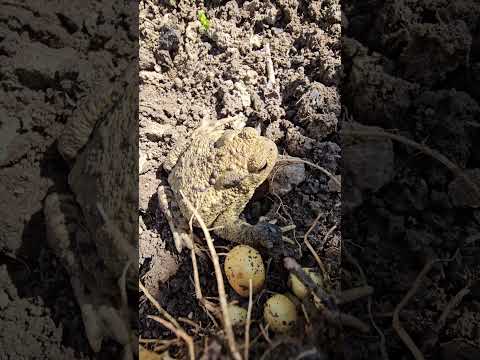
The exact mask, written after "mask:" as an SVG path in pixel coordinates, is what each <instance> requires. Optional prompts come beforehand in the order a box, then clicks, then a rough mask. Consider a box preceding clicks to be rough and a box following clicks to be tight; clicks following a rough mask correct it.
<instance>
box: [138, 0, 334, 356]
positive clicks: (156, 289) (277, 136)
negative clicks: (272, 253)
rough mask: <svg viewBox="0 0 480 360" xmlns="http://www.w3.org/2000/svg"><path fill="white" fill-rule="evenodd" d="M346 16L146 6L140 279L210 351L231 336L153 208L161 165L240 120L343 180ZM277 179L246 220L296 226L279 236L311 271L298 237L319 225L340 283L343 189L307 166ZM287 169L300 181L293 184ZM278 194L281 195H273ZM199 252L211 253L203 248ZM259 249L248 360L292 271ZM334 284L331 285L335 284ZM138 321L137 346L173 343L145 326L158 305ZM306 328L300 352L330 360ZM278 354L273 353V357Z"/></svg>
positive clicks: (276, 6) (209, 270)
mask: <svg viewBox="0 0 480 360" xmlns="http://www.w3.org/2000/svg"><path fill="white" fill-rule="evenodd" d="M199 10H203V11H204V12H205V14H206V16H207V19H208V26H205V24H203V25H202V23H201V22H200V21H199V19H198V11H199ZM340 20H341V19H340V8H339V3H338V1H327V2H321V1H313V2H303V1H297V0H294V1H283V0H281V1H267V2H264V1H256V0H254V1H246V2H237V1H218V2H201V1H199V2H196V3H192V2H187V1H175V2H154V1H149V0H146V1H142V2H141V3H140V78H141V86H140V88H141V89H140V119H139V126H140V158H141V163H142V166H141V169H140V172H141V174H140V206H139V211H140V219H141V221H140V222H141V223H142V222H143V224H144V228H143V229H142V231H141V234H140V249H141V264H140V265H141V270H140V271H141V277H142V278H143V280H144V281H145V285H146V287H147V289H149V290H150V292H151V293H152V295H153V296H154V297H155V298H156V299H157V300H158V301H159V302H160V305H162V306H163V307H164V308H165V309H166V310H167V311H168V312H169V313H170V314H171V315H172V316H174V317H175V318H186V319H188V321H190V323H184V324H182V325H185V328H186V329H187V332H188V333H189V334H190V335H191V336H192V337H193V338H194V340H195V341H199V340H200V339H201V338H204V337H206V338H207V339H208V342H209V344H210V345H209V346H212V347H215V346H214V345H215V342H214V339H215V338H217V340H216V341H217V342H219V343H220V344H224V341H225V339H224V338H223V336H219V335H218V334H219V331H220V330H221V329H222V326H221V325H220V327H218V326H216V325H215V324H214V322H213V320H212V319H210V318H209V317H208V316H207V314H206V312H205V310H204V309H203V308H202V307H201V306H200V304H199V303H198V301H197V300H196V298H195V289H194V285H193V282H192V264H191V260H190V254H189V252H188V251H187V252H185V251H184V252H183V253H182V254H181V255H179V254H177V253H176V251H175V248H174V245H173V239H172V235H171V232H170V229H169V226H168V223H167V221H166V219H165V217H164V214H163V213H162V212H160V211H159V210H158V199H157V195H156V190H157V187H158V186H159V185H160V184H163V185H166V184H167V175H168V174H167V172H166V171H165V170H164V169H163V166H162V165H163V163H164V162H165V160H166V158H167V156H168V154H169V152H170V151H171V150H172V148H173V147H174V146H175V145H176V144H177V143H178V142H180V141H184V140H185V139H188V135H189V134H190V133H191V132H192V131H193V130H194V129H195V128H197V127H198V126H199V124H200V121H201V120H206V121H212V122H214V121H217V120H219V119H222V118H225V117H227V116H235V117H236V118H237V119H238V121H239V122H243V123H244V124H246V125H247V126H251V127H254V128H256V129H258V130H259V131H260V133H261V134H262V135H263V136H266V137H268V138H269V139H271V140H272V141H274V142H275V143H276V145H277V147H278V149H279V152H280V153H281V154H282V155H289V156H295V157H300V158H302V159H303V160H305V161H308V162H311V163H313V164H316V165H318V166H321V167H323V168H325V169H326V170H328V171H330V172H331V173H333V174H336V173H338V172H339V171H340V165H339V161H340V157H341V155H340V146H339V137H338V134H337V129H338V127H339V125H338V122H339V117H340V100H339V89H338V85H339V83H340V71H341V59H340V50H341V48H340V46H341V44H340V33H341V25H340ZM272 70H273V71H272ZM187 141H188V140H187ZM278 171H279V172H278V176H279V179H280V180H278V181H277V180H274V181H273V182H274V183H273V186H271V187H270V191H269V186H268V183H267V184H265V185H264V186H261V187H259V188H258V189H257V192H256V194H255V195H254V197H253V199H252V200H251V201H250V203H249V205H248V206H247V208H246V209H245V211H244V214H243V215H244V217H245V218H246V219H247V221H250V222H252V223H255V222H257V221H258V220H259V219H260V218H267V219H270V220H274V221H276V223H277V224H278V225H280V226H288V225H295V226H296V228H295V229H294V230H293V231H290V232H288V233H285V234H284V235H285V236H287V237H289V238H290V239H291V240H292V241H293V244H294V245H291V247H292V254H295V256H296V258H297V261H298V262H299V263H300V264H302V266H310V267H316V266H318V265H317V264H316V262H315V260H314V258H313V256H312V254H311V253H310V252H309V250H308V249H307V248H306V246H305V244H304V243H303V236H304V234H305V233H306V231H307V230H308V229H309V227H310V226H311V225H312V224H313V222H314V220H315V218H317V217H318V219H317V225H316V226H315V227H314V228H313V229H312V231H311V232H310V234H309V237H308V239H309V241H310V242H311V243H312V246H313V248H314V249H315V251H316V252H317V253H318V254H319V255H320V256H321V258H322V259H323V261H324V262H325V264H326V267H327V269H328V272H329V275H330V278H331V279H338V277H339V275H340V273H339V265H340V233H339V221H340V194H339V192H338V189H336V190H335V189H333V188H332V186H330V185H331V184H329V180H330V178H329V177H328V176H326V175H325V174H324V173H323V172H322V171H320V170H318V169H316V168H315V167H312V166H309V165H304V164H303V165H302V166H299V165H297V164H291V165H289V166H287V167H285V168H283V169H279V170H278ZM292 171H294V172H295V174H294V176H292V177H290V176H289V175H288V174H289V172H292ZM274 173H275V171H274ZM282 179H283V181H284V183H281V181H282ZM289 179H291V181H287V183H286V184H285V180H289ZM271 180H272V179H270V181H271ZM279 181H280V183H279ZM272 188H273V189H277V190H278V191H279V194H276V195H275V194H274V193H272V191H271V189H272ZM335 226H336V227H335ZM329 230H330V232H329ZM327 234H328V236H327ZM198 235H199V237H200V238H201V237H202V235H200V233H198ZM215 245H216V248H217V252H219V253H225V252H226V250H227V249H229V248H231V247H232V244H231V243H228V242H225V241H222V240H221V239H215ZM197 246H199V247H200V249H202V248H205V245H204V244H203V245H202V243H199V244H198V245H197ZM260 250H261V249H260ZM205 251H206V249H203V250H201V251H200V255H199V256H198V261H199V273H200V283H201V286H202V290H203V293H204V294H203V295H204V296H206V297H213V298H217V297H218V293H217V288H216V287H217V286H216V283H215V278H214V276H213V267H212V264H211V262H210V260H209V258H208V256H206V254H205ZM262 253H263V256H264V262H265V264H268V272H267V280H266V287H265V289H264V291H262V292H261V293H260V294H259V295H258V296H256V297H255V299H254V307H253V313H252V319H254V323H253V324H252V330H251V338H252V339H254V338H256V337H257V336H258V337H259V338H258V339H259V340H258V341H255V342H254V343H253V342H252V345H251V356H252V357H255V356H261V354H262V353H263V352H265V351H267V349H268V348H269V345H268V342H266V341H265V339H264V338H263V337H262V335H261V330H260V325H261V324H262V322H263V320H262V311H263V310H262V308H263V304H264V303H265V301H266V300H267V298H268V297H269V294H271V293H272V292H286V291H288V287H287V277H288V272H287V271H286V270H285V269H284V268H283V265H282V263H281V262H277V261H274V260H272V259H270V258H269V255H268V253H266V252H264V251H263V250H262ZM337 286H338V284H337V283H336V282H335V281H334V284H333V288H336V287H337ZM227 293H228V294H227V296H228V299H229V301H234V300H237V301H239V302H240V305H241V306H244V307H246V305H247V303H246V301H245V299H242V298H239V297H238V295H236V294H235V293H234V291H233V290H232V289H230V288H229V287H228V286H227ZM140 314H141V315H140V329H141V337H142V338H150V339H151V338H153V339H155V338H157V339H158V338H160V339H165V338H168V337H169V335H170V334H171V332H169V331H167V330H165V328H163V327H162V326H160V325H159V324H158V323H156V322H155V321H152V320H150V319H147V318H146V315H149V314H155V309H154V308H153V307H152V305H151V304H150V302H149V301H147V300H146V299H145V298H144V297H142V299H141V305H140ZM192 321H193V322H194V323H196V324H199V325H200V328H197V327H195V326H194V325H192V323H191V322H192ZM305 329H306V328H304V327H302V326H300V332H299V333H298V334H299V335H300V334H302V335H301V336H298V338H297V339H296V340H295V342H296V347H295V348H296V349H297V350H298V351H303V350H306V349H307V348H309V346H310V349H311V346H316V349H317V351H318V352H321V351H327V352H328V351H330V352H332V353H333V352H335V350H334V346H332V342H328V341H325V342H324V343H321V344H316V343H315V342H316V341H315V334H314V333H315V331H314V332H311V331H310V333H309V334H308V336H305V337H304V335H303V334H306V330H305ZM307 332H308V331H307ZM270 336H273V335H272V334H271V335H270ZM239 339H240V337H239ZM312 344H313V345H312ZM200 348H203V345H202V346H199V347H198V349H200ZM207 348H208V346H207ZM221 348H223V349H224V350H222V351H225V349H226V347H223V346H222V347H221ZM281 348H282V346H280V347H279V348H278V349H270V350H269V351H271V356H275V353H276V352H277V351H280V349H281ZM179 351H180V352H182V351H185V349H184V348H183V347H178V346H177V347H171V348H170V352H171V355H175V354H176V353H178V352H179ZM200 352H201V351H200V350H199V353H200ZM297 353H298V352H297ZM266 355H268V354H266ZM204 356H207V354H206V353H205V354H204ZM292 356H294V355H293V354H292Z"/></svg>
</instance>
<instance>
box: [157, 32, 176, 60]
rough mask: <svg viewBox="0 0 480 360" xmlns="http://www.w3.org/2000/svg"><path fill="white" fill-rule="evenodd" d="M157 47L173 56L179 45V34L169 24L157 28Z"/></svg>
mask: <svg viewBox="0 0 480 360" xmlns="http://www.w3.org/2000/svg"><path fill="white" fill-rule="evenodd" d="M158 35H159V37H158V44H157V45H158V48H159V49H161V50H167V51H168V52H169V53H170V56H172V57H174V56H175V55H176V54H177V52H178V48H179V46H180V36H179V35H178V32H177V31H176V30H175V29H174V28H173V27H170V26H162V27H161V28H160V29H159V30H158Z"/></svg>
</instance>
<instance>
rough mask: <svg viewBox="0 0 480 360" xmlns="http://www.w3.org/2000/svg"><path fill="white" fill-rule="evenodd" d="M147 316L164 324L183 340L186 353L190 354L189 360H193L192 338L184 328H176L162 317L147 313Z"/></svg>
mask: <svg viewBox="0 0 480 360" xmlns="http://www.w3.org/2000/svg"><path fill="white" fill-rule="evenodd" d="M147 317H148V318H150V319H152V320H155V321H157V322H159V323H160V324H162V325H163V326H165V327H166V328H167V329H168V330H170V331H171V332H173V333H174V334H175V335H176V336H177V337H179V338H180V339H182V340H183V341H185V343H186V344H187V348H188V353H189V355H190V360H195V346H194V345H193V340H192V337H191V336H190V335H188V334H187V333H186V332H185V331H184V330H182V329H179V328H176V327H175V326H174V325H173V324H172V323H170V322H168V321H166V320H164V319H162V318H161V317H159V316H152V315H148V316H147Z"/></svg>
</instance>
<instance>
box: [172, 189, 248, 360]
mask: <svg viewBox="0 0 480 360" xmlns="http://www.w3.org/2000/svg"><path fill="white" fill-rule="evenodd" d="M180 195H181V196H182V198H183V199H184V201H185V203H186V204H187V206H188V208H189V210H190V211H191V212H192V214H193V215H194V216H195V218H196V219H197V222H198V224H199V225H200V227H201V229H202V231H203V234H204V236H205V240H206V241H207V245H208V249H209V251H210V256H211V258H212V263H213V268H214V270H215V278H216V280H217V287H218V297H219V301H220V308H221V310H222V314H223V326H224V328H225V334H226V336H227V341H228V346H229V348H230V351H231V353H232V356H233V358H234V359H235V360H242V356H241V355H240V353H239V352H238V349H237V343H236V342H235V335H234V333H233V327H232V322H231V319H230V314H229V312H228V303H227V296H226V293H225V285H224V283H223V275H222V269H221V267H220V261H219V258H218V255H217V251H216V250H215V246H214V245H213V240H212V237H211V236H210V233H209V232H208V229H207V226H206V225H205V222H204V221H203V219H202V217H201V216H200V214H199V213H198V211H197V209H195V207H194V206H193V204H192V203H191V202H190V200H189V199H187V198H186V197H185V195H184V194H183V192H182V191H180Z"/></svg>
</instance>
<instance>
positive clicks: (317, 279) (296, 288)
mask: <svg viewBox="0 0 480 360" xmlns="http://www.w3.org/2000/svg"><path fill="white" fill-rule="evenodd" d="M303 270H304V271H305V272H306V273H307V275H308V276H310V278H311V279H312V280H313V282H314V283H315V284H316V285H317V286H320V287H322V286H323V281H322V277H321V276H320V274H318V273H316V272H315V271H314V270H313V269H309V268H303ZM288 286H289V287H290V289H292V292H293V293H294V294H295V295H296V296H297V297H298V298H299V299H300V300H303V299H305V297H306V296H307V295H308V289H307V288H306V287H305V285H303V283H302V282H301V281H300V280H299V279H298V277H296V276H295V275H294V274H290V276H289V277H288Z"/></svg>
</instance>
